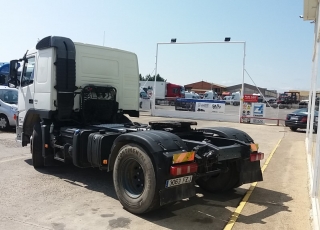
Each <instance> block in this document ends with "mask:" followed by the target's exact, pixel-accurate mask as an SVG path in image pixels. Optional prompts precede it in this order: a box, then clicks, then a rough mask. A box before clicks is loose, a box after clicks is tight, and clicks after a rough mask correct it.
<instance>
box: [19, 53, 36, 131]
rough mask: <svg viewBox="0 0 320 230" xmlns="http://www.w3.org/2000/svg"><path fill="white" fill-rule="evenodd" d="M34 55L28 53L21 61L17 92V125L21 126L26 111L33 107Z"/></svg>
mask: <svg viewBox="0 0 320 230" xmlns="http://www.w3.org/2000/svg"><path fill="white" fill-rule="evenodd" d="M35 63H36V56H35V55H29V56H28V57H27V59H26V60H25V61H24V63H23V71H21V76H20V87H19V94H18V111H19V120H18V125H19V126H22V125H23V121H24V118H25V116H26V113H27V111H28V110H29V109H33V108H34V104H33V103H34V102H33V98H34V76H35V72H34V71H35V70H36V68H35Z"/></svg>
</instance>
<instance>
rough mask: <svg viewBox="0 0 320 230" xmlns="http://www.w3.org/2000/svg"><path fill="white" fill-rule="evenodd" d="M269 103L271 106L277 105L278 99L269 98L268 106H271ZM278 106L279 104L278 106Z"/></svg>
mask: <svg viewBox="0 0 320 230" xmlns="http://www.w3.org/2000/svg"><path fill="white" fill-rule="evenodd" d="M269 105H270V106H271V107H273V105H277V99H269V100H268V103H267V102H266V106H267V107H269ZM276 107H277V106H276Z"/></svg>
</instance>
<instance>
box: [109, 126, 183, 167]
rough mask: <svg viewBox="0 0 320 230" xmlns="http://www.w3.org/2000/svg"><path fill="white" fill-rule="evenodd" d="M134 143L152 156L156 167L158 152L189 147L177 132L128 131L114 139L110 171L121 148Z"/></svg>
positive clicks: (110, 157)
mask: <svg viewBox="0 0 320 230" xmlns="http://www.w3.org/2000/svg"><path fill="white" fill-rule="evenodd" d="M129 143H133V144H136V145H139V146H140V147H141V148H142V149H143V150H144V151H145V152H146V153H147V154H148V156H149V157H150V159H151V161H152V163H153V164H154V166H155V172H156V171H157V170H156V167H157V166H158V164H159V163H158V157H157V154H158V153H162V152H164V151H174V150H179V149H187V146H186V145H185V143H184V142H183V141H182V140H181V138H180V137H178V136H177V135H175V134H172V133H169V132H165V131H158V130H151V131H141V132H135V133H126V134H123V135H120V136H119V137H117V139H116V140H115V141H114V143H113V146H112V149H111V153H110V156H109V164H108V171H112V170H113V167H114V163H115V160H116V157H117V155H118V152H119V150H120V149H121V148H122V147H123V146H124V145H126V144H129Z"/></svg>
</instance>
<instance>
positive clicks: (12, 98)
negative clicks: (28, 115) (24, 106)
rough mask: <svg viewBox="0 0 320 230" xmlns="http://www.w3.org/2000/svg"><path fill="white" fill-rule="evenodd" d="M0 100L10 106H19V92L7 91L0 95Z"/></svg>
mask: <svg viewBox="0 0 320 230" xmlns="http://www.w3.org/2000/svg"><path fill="white" fill-rule="evenodd" d="M0 99H1V100H2V101H3V102H5V103H8V104H15V105H16V104H18V91H16V90H11V89H5V90H2V92H1V93H0Z"/></svg>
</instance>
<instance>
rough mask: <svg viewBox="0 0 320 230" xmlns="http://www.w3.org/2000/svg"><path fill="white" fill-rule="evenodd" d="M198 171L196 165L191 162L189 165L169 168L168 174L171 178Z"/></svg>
mask: <svg viewBox="0 0 320 230" xmlns="http://www.w3.org/2000/svg"><path fill="white" fill-rule="evenodd" d="M197 171H198V164H197V163H195V162H193V163H190V164H182V165H174V166H171V168H170V174H171V175H172V176H179V175H184V174H189V173H195V172H197Z"/></svg>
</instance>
